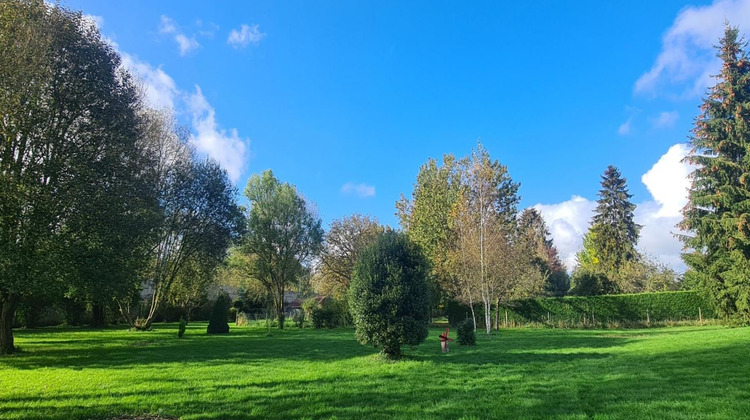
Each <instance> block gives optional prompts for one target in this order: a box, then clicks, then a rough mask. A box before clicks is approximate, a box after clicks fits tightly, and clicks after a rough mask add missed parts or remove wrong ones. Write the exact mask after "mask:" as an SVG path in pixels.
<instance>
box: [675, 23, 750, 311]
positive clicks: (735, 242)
mask: <svg viewBox="0 0 750 420" xmlns="http://www.w3.org/2000/svg"><path fill="white" fill-rule="evenodd" d="M738 32H739V31H738V29H737V28H736V27H730V26H727V27H726V29H725V32H724V37H723V38H722V39H721V41H720V43H719V47H718V48H719V53H718V57H719V58H720V59H721V60H722V63H723V65H722V67H721V72H720V74H719V75H718V76H716V79H717V82H716V85H715V86H714V87H713V88H711V89H710V90H709V91H708V96H707V97H706V98H705V99H704V101H703V105H702V106H701V114H700V115H699V116H698V118H697V119H696V121H695V127H694V128H693V132H692V136H691V138H690V145H691V146H692V150H691V152H690V154H689V155H688V157H687V158H686V160H687V161H688V162H690V163H692V164H694V165H696V169H695V170H694V172H693V173H692V179H693V183H692V186H691V188H690V193H689V200H688V204H687V206H685V208H684V209H683V216H684V220H683V221H682V223H681V224H680V227H681V228H682V229H684V230H686V231H688V232H689V233H688V234H686V235H684V236H682V239H683V241H684V243H685V245H686V248H688V249H689V250H690V251H689V252H688V253H686V254H684V255H683V259H684V260H685V263H686V264H687V265H688V267H690V268H691V269H692V270H694V271H695V273H696V274H697V276H698V277H699V278H700V284H701V286H702V288H703V289H704V290H705V291H706V292H708V294H709V295H710V296H711V297H712V298H713V300H714V302H715V303H716V305H717V309H718V310H719V312H720V313H721V314H723V315H724V316H727V317H731V318H733V319H735V320H737V321H739V322H741V323H744V324H747V323H750V214H749V213H750V153H748V147H750V126H748V124H749V123H750V62H749V61H748V55H747V51H746V45H747V44H746V43H745V42H744V41H743V40H740V39H738Z"/></svg>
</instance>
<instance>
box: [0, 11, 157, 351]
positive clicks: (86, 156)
mask: <svg viewBox="0 0 750 420" xmlns="http://www.w3.org/2000/svg"><path fill="white" fill-rule="evenodd" d="M0 57H2V59H0V115H2V118H0V353H12V352H13V351H14V346H13V331H12V322H13V318H14V315H15V311H16V307H17V305H18V303H19V301H21V299H23V298H28V297H31V296H39V295H41V294H47V295H55V296H60V295H62V293H63V292H65V291H67V289H69V288H71V287H73V288H76V289H78V290H80V291H82V294H86V295H91V296H92V297H93V298H94V299H95V300H100V299H103V298H104V296H103V295H104V294H114V293H121V292H123V291H124V290H127V289H129V288H130V287H131V286H132V284H133V283H134V282H136V281H137V276H136V273H135V271H134V267H137V266H139V265H140V264H141V263H142V262H143V260H142V259H141V258H142V257H143V255H144V253H143V252H142V248H141V246H142V245H143V239H144V237H145V236H147V234H148V232H149V229H150V226H149V224H148V223H146V222H145V221H148V220H149V217H148V213H149V212H148V210H147V208H148V206H149V204H148V203H149V201H150V199H151V198H152V197H149V196H148V194H146V195H141V193H142V192H143V191H146V192H148V189H147V188H143V187H144V180H143V179H142V178H140V174H142V173H143V167H144V166H147V165H148V162H147V159H145V155H144V154H143V153H142V151H143V150H142V148H141V147H139V144H138V140H139V139H140V138H141V129H142V124H141V122H140V119H139V115H138V112H139V110H140V100H139V95H138V90H137V89H136V86H135V84H134V83H133V82H132V79H131V78H130V76H129V75H128V74H127V73H124V72H122V71H121V70H119V67H120V59H119V56H118V55H117V54H116V52H115V51H113V50H112V48H111V47H110V46H109V45H108V44H107V43H106V42H104V41H103V40H102V39H101V36H100V34H99V32H98V31H97V29H96V28H95V27H94V25H91V24H89V23H87V22H86V21H85V20H84V19H83V18H82V16H81V14H80V13H73V12H70V11H68V10H67V9H64V8H61V7H56V6H48V5H47V4H45V3H43V2H38V1H23V0H9V1H4V2H2V3H0ZM141 217H142V219H141ZM138 220H144V223H136V221H138ZM110 271H111V273H112V276H102V275H101V274H102V273H105V272H106V273H109V272H110ZM98 292H102V294H97V293H98Z"/></svg>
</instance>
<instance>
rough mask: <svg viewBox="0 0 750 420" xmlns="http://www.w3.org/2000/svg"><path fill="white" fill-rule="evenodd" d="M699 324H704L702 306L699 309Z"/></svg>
mask: <svg viewBox="0 0 750 420" xmlns="http://www.w3.org/2000/svg"><path fill="white" fill-rule="evenodd" d="M698 322H703V313H702V312H701V307H700V306H699V307H698Z"/></svg>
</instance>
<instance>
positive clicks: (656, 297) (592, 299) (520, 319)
mask: <svg viewBox="0 0 750 420" xmlns="http://www.w3.org/2000/svg"><path fill="white" fill-rule="evenodd" d="M464 308H465V309H459V308H451V309H454V311H455V312H456V313H455V315H456V316H455V317H451V313H450V312H449V320H450V322H451V324H453V323H454V320H456V321H458V320H459V319H460V318H462V315H463V316H465V314H466V311H467V310H468V307H464ZM699 308H700V312H701V317H702V318H703V319H714V318H716V311H715V310H714V307H713V305H711V304H710V303H709V302H708V301H707V300H706V299H705V298H704V297H703V296H701V295H700V294H699V293H698V292H695V291H679V292H656V293H638V294H620V295H601V296H566V297H561V298H536V299H523V300H517V301H512V302H509V303H508V304H507V305H503V306H501V307H500V317H501V319H500V324H501V325H506V316H507V324H509V325H523V324H529V323H544V324H549V325H559V326H573V325H594V324H596V325H600V324H609V323H647V322H663V321H687V320H696V321H697V320H698V317H699ZM493 309H494V308H493ZM506 314H507V315H506ZM451 318H453V319H451Z"/></svg>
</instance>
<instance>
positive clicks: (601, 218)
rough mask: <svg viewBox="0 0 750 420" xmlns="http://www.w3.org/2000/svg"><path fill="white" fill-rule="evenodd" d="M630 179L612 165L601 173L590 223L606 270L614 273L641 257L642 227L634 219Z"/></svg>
mask: <svg viewBox="0 0 750 420" xmlns="http://www.w3.org/2000/svg"><path fill="white" fill-rule="evenodd" d="M631 197H633V195H632V194H630V193H629V192H628V186H627V180H626V179H625V178H623V177H622V175H621V174H620V171H619V170H618V169H617V168H616V167H614V166H612V165H610V166H609V167H607V170H606V171H604V175H602V189H601V190H599V199H598V200H597V206H596V210H595V213H594V219H593V221H592V223H591V232H592V233H593V234H594V235H593V236H592V237H591V239H592V240H593V245H594V249H595V250H596V255H597V257H598V259H599V266H600V267H601V270H602V272H603V273H605V274H607V275H608V276H614V275H616V274H617V272H618V271H619V270H620V268H621V267H623V266H624V265H625V264H626V263H628V262H631V261H636V260H638V257H639V256H638V251H636V249H635V246H636V244H637V243H638V235H639V232H640V230H641V227H640V226H639V225H637V224H636V223H635V221H634V220H633V210H635V204H633V203H631V202H630V198H631Z"/></svg>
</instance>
